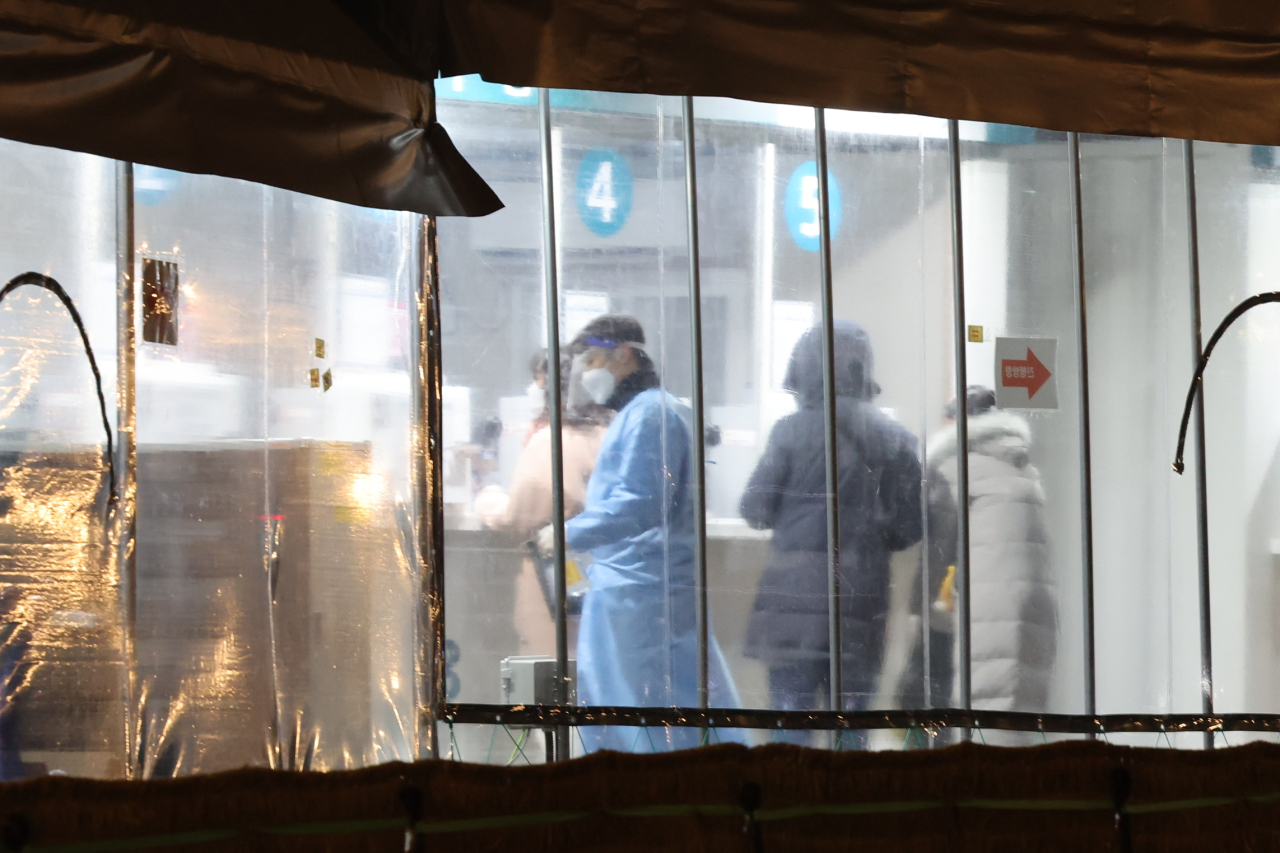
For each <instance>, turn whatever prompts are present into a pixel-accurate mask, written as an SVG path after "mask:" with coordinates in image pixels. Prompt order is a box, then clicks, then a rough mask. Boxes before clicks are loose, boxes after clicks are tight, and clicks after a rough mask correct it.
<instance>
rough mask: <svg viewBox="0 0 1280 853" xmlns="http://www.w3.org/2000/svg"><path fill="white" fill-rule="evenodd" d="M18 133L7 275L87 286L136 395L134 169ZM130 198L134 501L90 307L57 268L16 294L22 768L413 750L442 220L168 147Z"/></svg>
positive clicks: (15, 564)
mask: <svg viewBox="0 0 1280 853" xmlns="http://www.w3.org/2000/svg"><path fill="white" fill-rule="evenodd" d="M3 154H4V156H3V158H0V170H2V171H3V173H4V174H5V176H6V181H5V187H6V189H5V192H6V193H7V194H8V195H10V196H11V200H12V203H11V204H9V205H7V209H10V210H12V211H14V214H13V218H12V219H11V220H8V221H6V223H5V228H6V239H5V240H4V241H3V245H2V246H0V260H3V261H4V264H5V267H6V268H5V269H4V270H0V278H5V279H7V278H9V277H10V276H11V275H14V274H17V273H19V272H23V271H25V270H35V271H39V272H43V273H46V274H49V275H51V276H53V277H55V278H56V279H58V280H59V281H60V282H61V283H62V284H63V285H64V286H65V288H66V289H67V290H68V291H69V293H70V294H71V296H72V298H73V299H74V300H75V301H76V303H77V305H78V308H79V310H80V312H81V313H82V315H84V317H85V319H86V324H87V326H88V333H89V336H90V339H91V341H92V343H93V345H94V348H95V352H96V355H97V358H98V361H99V364H100V365H101V366H102V367H103V372H104V380H105V391H106V395H107V397H108V399H111V400H113V401H114V400H115V399H116V398H117V393H116V392H117V391H119V393H120V394H121V395H123V394H124V392H123V391H122V390H120V389H122V388H124V387H125V386H126V385H127V383H117V381H116V375H115V374H116V370H115V367H116V365H115V361H116V359H115V350H116V341H117V324H118V323H119V328H120V329H121V330H127V329H128V328H129V325H130V324H128V323H127V322H126V321H127V320H128V313H127V311H128V310H130V309H129V307H127V306H128V303H125V305H126V308H125V309H124V313H123V314H122V316H120V317H117V314H118V309H117V298H116V295H117V289H116V280H117V279H116V270H117V257H116V255H117V246H118V242H117V234H116V226H117V224H118V223H117V221H116V216H115V215H114V211H115V210H116V205H117V201H118V200H119V199H118V197H117V192H119V191H123V189H124V187H126V186H127V184H125V183H121V184H120V186H119V187H117V180H116V171H115V170H116V167H115V164H112V163H110V162H109V161H102V160H98V159H96V158H92V157H88V156H82V155H70V154H66V153H64V152H58V151H53V150H51V149H40V148H33V147H29V146H23V145H18V144H12V143H5V144H4V145H3ZM132 200H133V202H134V216H133V220H132V222H131V223H129V224H131V225H132V227H133V229H134V233H135V235H136V243H135V246H134V249H135V253H134V261H135V265H134V270H133V273H134V276H135V281H136V288H135V297H136V298H135V300H134V303H133V305H132V310H133V311H134V317H133V323H132V328H134V329H135V330H136V334H137V340H136V341H135V342H134V344H135V347H136V357H135V358H134V359H133V360H132V362H130V360H129V359H127V358H126V359H124V362H125V369H128V370H132V371H133V378H134V379H135V382H136V409H135V413H136V421H137V436H136V437H137V456H136V468H134V467H132V466H130V465H129V464H128V455H127V453H122V454H121V456H120V459H121V460H122V461H121V463H120V464H118V466H117V467H118V472H117V473H118V474H119V476H120V478H121V494H122V496H123V497H122V500H121V501H120V503H119V504H118V505H117V506H116V507H114V511H110V512H109V507H108V503H107V501H108V488H107V480H106V476H105V467H104V464H103V462H104V459H103V449H102V443H103V437H102V430H101V423H100V419H99V417H98V414H97V400H96V397H95V396H94V390H93V384H92V376H91V375H90V371H89V368H88V364H87V361H86V360H85V357H84V352H83V349H82V346H81V343H80V340H79V336H78V334H77V332H76V330H75V327H74V325H73V324H72V322H71V321H70V319H69V318H68V317H67V316H66V311H65V309H64V308H63V307H62V306H61V305H60V304H59V303H58V302H57V300H56V299H54V298H53V297H51V296H50V295H48V294H47V293H44V292H42V291H40V290H38V289H36V288H23V289H20V290H18V291H16V292H14V293H13V294H12V295H11V296H10V297H9V298H7V299H6V301H5V303H4V305H3V307H0V424H2V425H3V428H2V429H0V778H3V779H11V778H22V777H24V776H29V775H39V774H41V773H43V772H48V771H55V770H56V771H64V772H68V773H72V774H75V775H90V776H108V777H120V776H126V775H128V776H133V777H135V778H151V777H165V776H174V775H184V774H190V773H200V772H210V771H215V770H222V769H228V768H234V767H239V766H245V765H251V766H264V767H277V768H285V769H314V770H323V769H333V768H352V767H360V766H366V765H370V764H376V763H380V762H384V761H389V760H397V759H399V760H412V759H413V758H414V757H416V755H417V742H418V738H417V726H418V722H417V708H418V702H417V701H416V699H415V690H416V689H417V684H418V681H417V676H416V674H415V673H416V669H417V661H416V654H417V653H416V649H417V647H418V646H417V636H418V625H419V615H418V586H419V581H418V571H417V569H416V567H415V565H414V562H413V560H414V559H415V557H414V551H413V547H412V544H411V543H412V542H413V541H414V534H413V511H412V510H411V509H410V508H409V506H410V498H409V493H408V481H409V473H408V472H409V433H410V415H409V409H410V402H409V401H410V397H411V385H410V375H409V370H408V352H409V344H410V337H411V335H410V330H409V308H408V306H409V305H410V304H411V303H412V302H413V290H414V288H415V287H416V286H417V277H418V275H419V269H418V261H417V235H418V222H419V218H418V217H416V216H412V215H409V214H397V213H388V212H384V211H373V210H365V209H360V208H354V207H348V206H344V205H341V204H338V203H335V202H329V201H323V200H319V199H314V198H307V197H303V196H298V195H295V194H291V193H288V192H284V191H281V190H275V189H270V188H266V187H262V186H257V185H253V184H247V183H241V182H236V181H229V180H225V179H218V178H210V177H197V176H189V175H182V174H179V173H174V172H166V171H163V170H157V169H149V168H146V167H137V168H136V170H135V172H134V196H133V199H132ZM122 251H123V250H122ZM124 334H127V331H124ZM119 399H120V400H122V401H127V397H126V396H120V397H119ZM122 414H127V412H126V413H122ZM112 419H113V420H115V418H114V417H113V418H112ZM119 420H120V422H121V423H127V422H128V418H125V417H121V418H120V419H119ZM134 484H136V491H134ZM135 496H136V525H135V530H134V532H133V534H132V538H130V535H129V531H127V530H118V522H120V521H121V519H124V518H127V517H128V515H129V513H130V511H132V509H133V505H132V504H131V500H132V499H134V498H135ZM120 535H123V536H124V542H125V546H126V547H124V548H123V549H122V550H120V551H119V554H120V556H119V558H118V557H117V554H118V549H117V542H116V537H117V536H120Z"/></svg>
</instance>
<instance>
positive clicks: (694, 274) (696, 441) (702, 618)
mask: <svg viewBox="0 0 1280 853" xmlns="http://www.w3.org/2000/svg"><path fill="white" fill-rule="evenodd" d="M681 106H682V108H683V120H684V186H685V220H686V222H687V225H688V243H689V246H688V249H689V328H690V341H689V356H690V360H691V361H692V371H693V376H692V379H693V389H692V390H693V394H692V396H693V442H692V445H693V447H692V449H693V465H692V475H693V476H692V478H691V482H690V484H689V485H690V488H691V490H692V492H693V537H694V539H693V571H694V580H693V583H694V595H695V598H696V599H697V601H696V606H697V631H698V707H699V708H706V707H708V706H709V704H710V701H711V692H710V686H709V662H708V649H709V647H710V641H711V638H710V633H711V631H710V624H711V620H710V606H709V604H708V600H707V477H706V472H707V467H706V466H707V461H706V444H705V439H706V419H705V411H704V405H703V393H702V274H701V255H700V253H699V249H698V167H697V154H696V151H695V144H694V126H693V97H692V96H690V95H685V96H684V97H683V98H682V99H681Z"/></svg>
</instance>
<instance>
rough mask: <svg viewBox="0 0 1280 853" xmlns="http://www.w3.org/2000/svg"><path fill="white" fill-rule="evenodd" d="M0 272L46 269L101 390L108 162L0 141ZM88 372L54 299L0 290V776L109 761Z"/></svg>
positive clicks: (106, 343)
mask: <svg viewBox="0 0 1280 853" xmlns="http://www.w3.org/2000/svg"><path fill="white" fill-rule="evenodd" d="M0 179H2V181H3V183H2V184H0V185H3V186H4V188H5V189H4V193H3V195H4V198H5V204H4V206H3V209H4V212H3V213H2V214H0V217H2V221H3V229H4V234H5V238H4V240H3V241H0V279H2V280H5V281H7V280H8V279H10V278H12V277H14V276H16V275H18V274H19V273H22V272H26V271H35V272H41V273H46V274H49V275H52V276H54V277H56V278H57V279H58V280H59V281H60V282H61V283H62V284H63V286H64V287H65V289H66V290H67V292H68V293H69V294H70V296H71V298H72V299H73V300H75V302H76V304H77V306H78V308H79V310H80V312H81V314H82V315H83V317H84V319H85V322H86V324H87V330H88V333H89V335H90V338H91V340H92V341H93V343H94V345H95V346H94V348H95V355H96V357H97V360H98V363H99V365H100V366H101V367H102V369H103V370H104V374H105V375H104V377H103V378H104V380H105V381H106V383H107V384H106V388H105V391H106V397H107V400H108V401H113V400H114V394H113V393H112V385H113V380H114V374H115V370H114V361H115V221H114V216H113V215H112V214H111V211H112V204H113V200H114V194H115V171H114V164H112V163H111V162H110V161H107V160H101V159H98V158H96V157H89V156H85V155H75V154H69V153H66V152H63V151H55V150H53V149H48V148H33V147H31V146H25V145H20V144H17V143H12V142H4V143H0ZM104 445H105V441H104V436H103V433H102V423H101V418H100V415H99V413H98V401H97V398H96V396H95V393H94V384H93V375H92V373H91V372H90V369H89V364H88V361H87V360H86V358H85V353H84V347H83V345H82V344H81V341H80V335H79V333H78V332H77V331H76V327H75V325H74V323H73V322H72V320H71V317H70V316H69V315H68V313H67V310H66V308H64V307H63V305H62V304H61V303H60V302H59V301H58V300H57V299H56V298H55V297H54V296H53V295H52V294H50V293H49V292H47V291H45V290H42V289H40V288H36V287H20V288H18V289H17V290H15V291H13V292H12V293H10V295H9V296H8V297H6V299H5V301H4V303H3V304H0V779H3V780H7V779H15V778H23V777H24V776H26V775H33V774H35V775H39V774H41V773H44V772H48V771H52V770H60V771H63V772H67V773H73V774H76V775H89V776H119V775H122V774H123V772H124V762H123V755H124V726H125V716H124V715H125V710H126V705H125V703H124V702H123V701H121V697H122V695H123V690H124V687H125V667H124V653H123V644H122V636H123V631H122V628H123V622H122V619H121V609H120V602H119V598H118V591H117V584H118V577H119V575H118V570H117V566H116V562H115V558H114V549H113V547H112V544H111V541H110V528H109V526H108V516H107V499H108V482H107V475H106V468H105V446H104Z"/></svg>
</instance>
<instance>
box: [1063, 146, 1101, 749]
mask: <svg viewBox="0 0 1280 853" xmlns="http://www.w3.org/2000/svg"><path fill="white" fill-rule="evenodd" d="M1067 153H1068V156H1069V158H1070V160H1071V248H1072V260H1073V266H1074V267H1075V269H1074V272H1075V285H1076V353H1077V357H1076V370H1077V372H1078V374H1079V377H1080V378H1079V386H1078V388H1079V407H1080V547H1081V549H1082V566H1081V570H1082V572H1083V574H1084V712H1085V714H1087V715H1089V716H1093V715H1094V714H1096V713H1098V701H1097V670H1096V665H1095V660H1094V647H1093V643H1094V640H1093V632H1094V627H1093V626H1094V605H1093V449H1092V438H1091V431H1090V418H1089V325H1088V311H1087V303H1086V301H1085V297H1086V293H1085V272H1084V199H1083V193H1082V192H1081V184H1080V134H1078V133H1068V134H1067ZM1092 739H1093V737H1092V736H1090V740H1092Z"/></svg>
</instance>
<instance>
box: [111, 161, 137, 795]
mask: <svg viewBox="0 0 1280 853" xmlns="http://www.w3.org/2000/svg"><path fill="white" fill-rule="evenodd" d="M134 246H135V239H134V209H133V164H132V163H128V162H124V161H118V162H117V163H116V458H115V460H114V462H115V466H116V472H117V476H116V494H115V496H114V497H115V515H114V517H113V519H112V522H113V526H114V528H113V530H112V531H111V534H112V537H113V539H114V545H115V561H116V571H117V572H118V577H119V581H120V608H121V611H122V614H121V615H122V616H123V617H124V635H123V638H122V640H123V649H122V652H123V655H124V685H123V686H124V690H123V694H124V699H125V703H124V727H125V732H124V734H125V738H124V749H125V761H124V772H125V776H126V778H130V779H132V778H133V777H134V776H135V771H136V769H137V768H136V763H137V759H138V756H137V755H136V754H135V750H134V743H133V734H134V731H135V725H134V720H135V719H136V717H135V715H136V714H137V713H139V711H140V709H139V708H137V707H135V702H136V701H137V691H136V689H135V686H136V678H137V671H138V652H137V648H138V647H137V639H138V638H137V627H138V559H137V525H138V516H137V496H138V440H137V435H138V407H137V365H138V359H137V354H138V325H137V314H136V306H137V293H136V288H135V285H134V276H135V269H134V266H135V263H136V261H135V257H134V255H135V253H134Z"/></svg>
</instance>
